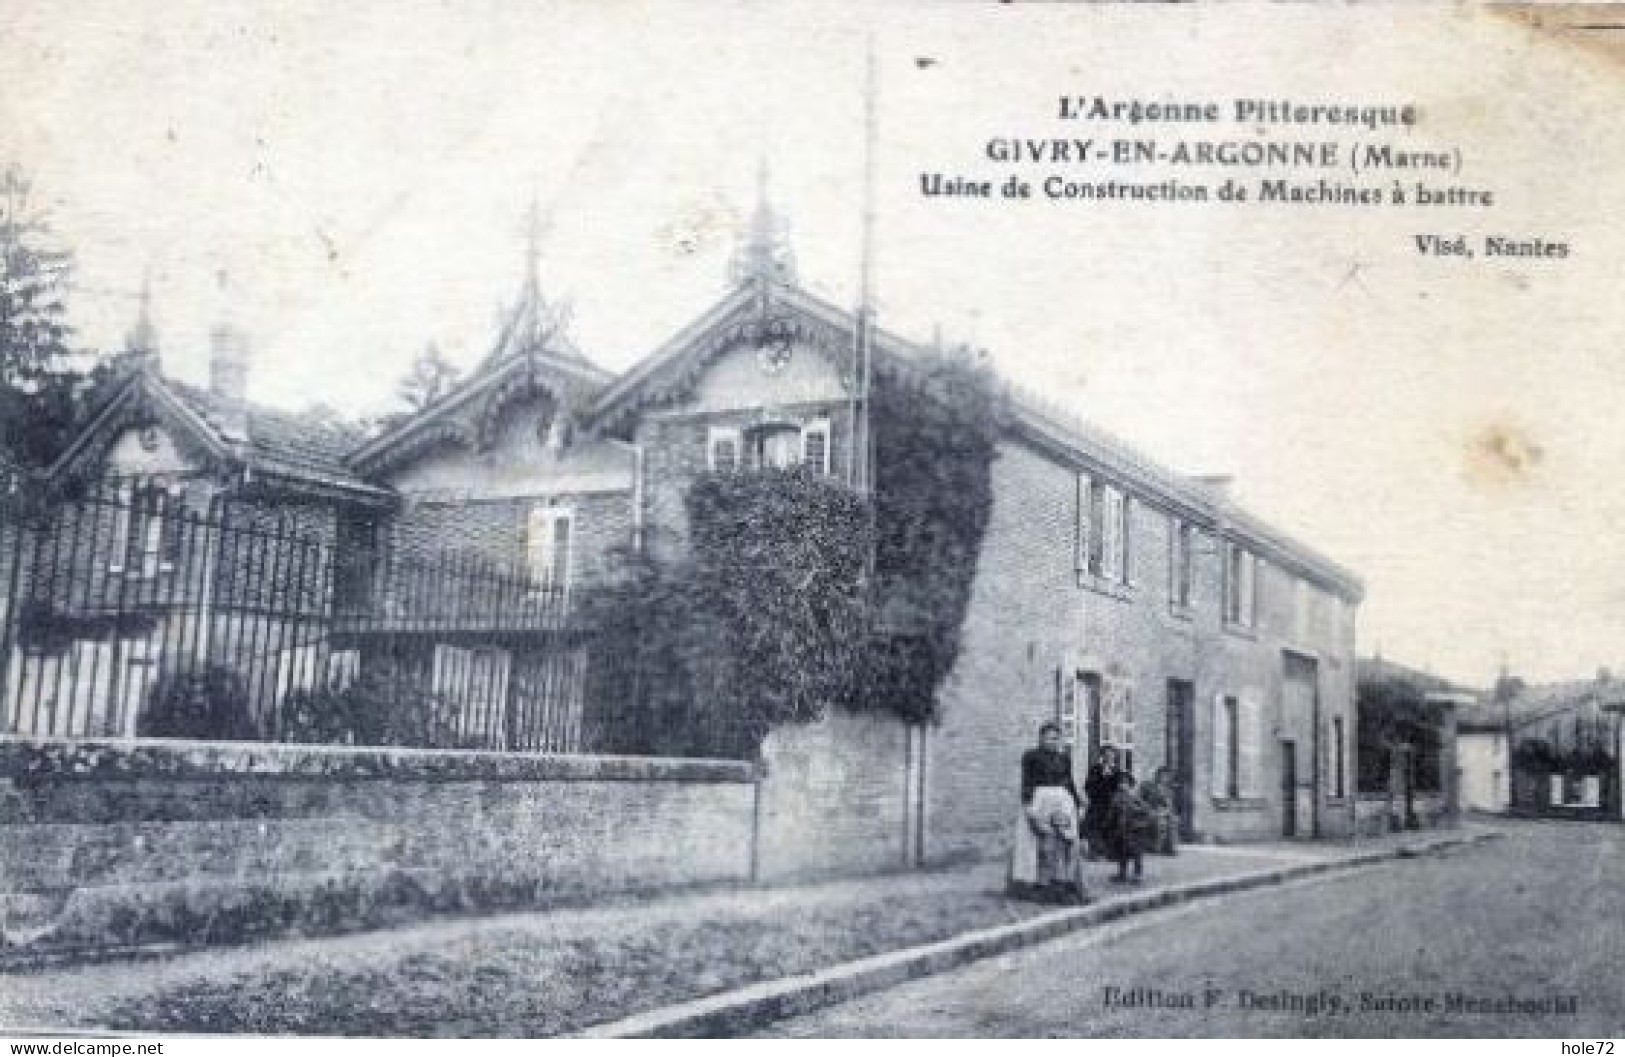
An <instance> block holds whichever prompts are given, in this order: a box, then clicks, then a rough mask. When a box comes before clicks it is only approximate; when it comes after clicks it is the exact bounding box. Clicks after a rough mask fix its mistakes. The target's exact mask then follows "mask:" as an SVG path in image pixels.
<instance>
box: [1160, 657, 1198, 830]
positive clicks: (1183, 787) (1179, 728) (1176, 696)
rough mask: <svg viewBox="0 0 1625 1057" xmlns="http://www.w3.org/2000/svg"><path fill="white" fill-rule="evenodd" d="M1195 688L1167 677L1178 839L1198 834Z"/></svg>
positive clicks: (1169, 751)
mask: <svg viewBox="0 0 1625 1057" xmlns="http://www.w3.org/2000/svg"><path fill="white" fill-rule="evenodd" d="M1195 700H1196V690H1195V688H1194V687H1193V686H1191V684H1190V683H1188V682H1186V681H1185V680H1183V679H1170V680H1168V722H1167V723H1166V724H1165V729H1166V730H1167V732H1168V745H1167V748H1166V755H1165V756H1164V757H1163V758H1164V759H1166V760H1167V761H1168V770H1169V772H1170V773H1171V774H1172V776H1173V780H1174V810H1175V811H1177V812H1178V813H1179V839H1180V840H1185V841H1189V840H1193V839H1195V836H1196V829H1195V824H1194V822H1193V820H1192V817H1191V816H1192V815H1193V813H1194V810H1193V809H1194V807H1195V799H1196V798H1195V792H1194V791H1195V789H1196V731H1195V729H1194V728H1193V726H1192V715H1191V713H1192V711H1193V704H1194V702H1195Z"/></svg>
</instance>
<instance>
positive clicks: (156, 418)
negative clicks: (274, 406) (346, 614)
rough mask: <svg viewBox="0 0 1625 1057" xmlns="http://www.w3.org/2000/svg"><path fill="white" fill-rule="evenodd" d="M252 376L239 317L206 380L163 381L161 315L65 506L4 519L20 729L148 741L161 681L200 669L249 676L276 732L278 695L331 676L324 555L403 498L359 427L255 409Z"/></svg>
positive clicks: (56, 477) (127, 363) (72, 467)
mask: <svg viewBox="0 0 1625 1057" xmlns="http://www.w3.org/2000/svg"><path fill="white" fill-rule="evenodd" d="M248 370H249V353H248V348H247V344H246V342H245V341H244V339H243V338H242V336H241V335H240V334H239V333H238V332H237V331H235V330H233V329H231V328H229V327H220V328H217V329H216V330H215V331H214V333H213V347H212V351H211V362H210V375H211V384H210V386H209V387H208V388H207V389H204V388H198V387H195V386H191V385H186V384H183V383H180V382H177V381H173V380H170V379H168V378H166V377H164V375H163V373H162V370H161V365H160V362H159V357H158V349H157V339H156V333H155V331H154V329H153V328H152V326H151V324H150V322H148V321H147V319H146V316H145V313H144V312H143V316H142V320H141V322H140V323H139V324H138V325H137V327H136V328H135V330H134V331H132V333H131V336H130V339H129V347H128V348H127V349H126V350H125V352H124V353H123V354H122V355H121V356H120V357H119V358H118V371H119V373H118V375H117V376H116V378H115V379H114V382H113V384H112V385H111V387H110V389H109V390H108V392H107V394H106V397H105V400H104V402H103V403H102V406H101V407H100V409H99V410H98V411H97V412H96V413H95V415H94V417H93V418H92V420H91V421H90V422H89V424H88V425H87V426H86V427H85V428H84V429H83V431H82V432H81V433H80V434H79V435H78V436H77V437H76V438H75V439H74V440H73V442H72V443H71V445H70V446H69V447H68V448H67V449H66V450H65V451H64V452H63V453H62V454H61V456H60V457H59V458H58V459H57V461H56V462H55V464H54V465H53V466H52V467H51V468H50V469H49V471H48V472H47V473H46V474H45V478H44V482H43V483H44V484H45V485H46V486H48V488H49V489H50V492H51V494H52V495H53V496H54V497H55V502H53V503H52V504H51V506H50V507H49V508H48V510H47V511H46V513H45V514H44V516H43V519H41V518H39V517H33V518H25V517H21V516H18V515H20V514H21V513H22V512H21V511H18V510H15V509H10V510H7V511H5V514H6V516H5V517H3V518H0V520H3V521H4V522H5V523H6V524H7V526H8V533H7V538H6V539H5V540H4V543H5V551H6V555H7V556H6V557H5V558H4V559H0V562H4V563H7V564H10V565H11V566H12V568H11V569H10V570H8V572H9V573H10V576H11V579H10V580H9V582H8V584H7V585H6V586H7V589H6V590H5V592H4V593H5V594H6V596H7V600H8V604H9V605H10V606H12V607H14V608H13V612H12V613H11V614H10V616H11V618H12V619H9V620H7V621H6V622H5V623H4V625H3V626H0V632H3V633H0V662H3V667H4V678H3V681H0V686H3V687H4V692H5V698H4V705H5V708H4V730H5V731H6V732H8V733H15V734H29V735H47V736H48V735H66V736H86V735H119V736H134V735H137V734H141V733H145V732H146V731H145V730H144V729H143V726H142V723H141V721H140V717H141V712H142V709H143V708H144V707H145V704H146V702H147V700H148V698H149V695H150V693H151V692H152V690H153V687H154V684H155V681H156V680H157V679H158V678H159V675H160V673H161V672H163V671H165V670H166V669H173V668H174V667H175V665H176V664H177V663H180V662H181V661H183V660H184V663H185V664H186V666H187V667H188V668H189V669H194V670H200V671H201V670H205V669H207V668H208V667H209V666H211V665H213V666H219V667H221V668H223V669H229V670H231V671H233V672H235V673H236V676H237V677H238V678H239V679H240V680H241V686H240V690H241V697H242V701H241V702H240V704H241V707H242V708H243V709H246V710H247V712H248V713H249V716H248V717H247V718H246V719H245V721H244V723H243V724H242V729H243V730H247V729H249V728H250V727H253V728H255V729H257V730H258V731H259V732H260V733H261V734H263V735H265V736H273V735H274V733H275V731H274V724H275V718H274V717H275V714H276V706H277V704H278V703H279V702H280V701H281V700H282V699H283V698H285V697H286V696H287V694H288V693H289V692H291V691H292V690H294V689H297V688H300V687H308V686H310V685H313V684H314V683H316V682H317V681H318V680H319V679H320V678H322V677H323V675H324V673H325V671H326V669H327V667H328V666H329V664H330V663H331V656H330V654H331V645H332V643H331V639H330V637H329V635H328V634H327V631H328V625H329V623H330V621H329V619H328V618H329V613H328V609H329V605H330V595H331V584H330V579H331V578H330V575H329V572H328V570H327V569H326V568H324V567H323V566H322V564H321V563H320V562H319V561H317V560H316V551H317V550H318V549H320V548H330V547H331V546H332V545H333V543H334V541H335V540H336V539H337V538H338V536H339V535H340V533H341V532H342V531H343V526H344V525H345V524H346V523H347V522H350V521H353V520H356V519H364V518H368V517H372V516H374V513H373V512H376V511H378V510H379V509H382V508H383V507H385V506H387V505H388V504H390V503H391V502H392V496H391V495H390V494H389V493H388V492H387V491H385V490H383V489H380V488H378V487H376V486H374V485H372V484H369V483H368V482H366V481H364V480H363V479H362V478H360V477H359V476H357V475H356V474H355V473H354V472H352V471H351V470H350V469H349V468H348V467H347V466H346V465H345V463H344V462H343V458H344V456H345V454H346V453H347V452H348V451H349V450H350V449H352V448H353V447H354V445H355V443H356V441H357V437H356V436H355V435H354V434H352V433H349V432H347V431H345V430H343V429H341V428H337V427H334V426H331V425H328V424H325V423H322V422H318V421H314V420H311V419H308V418H305V417H301V416H296V415H289V414H287V413H284V412H280V411H275V410H271V409H267V408H262V407H258V406H255V405H253V404H251V403H249V402H248V400H247V396H246V387H247V379H248ZM204 674H206V672H204Z"/></svg>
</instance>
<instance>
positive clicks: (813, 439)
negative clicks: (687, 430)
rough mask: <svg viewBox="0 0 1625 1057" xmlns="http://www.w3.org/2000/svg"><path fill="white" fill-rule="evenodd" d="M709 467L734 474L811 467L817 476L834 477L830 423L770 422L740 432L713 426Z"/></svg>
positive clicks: (708, 435)
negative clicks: (831, 462)
mask: <svg viewBox="0 0 1625 1057" xmlns="http://www.w3.org/2000/svg"><path fill="white" fill-rule="evenodd" d="M705 451H706V467H707V468H708V469H709V470H710V471H711V472H712V473H733V472H734V471H736V470H740V469H751V470H763V469H774V470H788V469H790V468H792V467H795V466H803V465H804V466H808V467H811V468H812V470H813V471H814V472H815V473H819V474H828V473H830V459H831V455H830V425H829V419H827V418H821V419H817V420H814V421H812V422H807V423H803V424H797V423H794V422H768V423H763V424H762V425H758V426H752V427H750V428H748V429H744V430H741V429H738V428H736V427H733V426H712V427H710V428H709V429H708V430H707V431H706V445H705Z"/></svg>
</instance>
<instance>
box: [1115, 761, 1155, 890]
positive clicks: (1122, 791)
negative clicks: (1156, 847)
mask: <svg viewBox="0 0 1625 1057" xmlns="http://www.w3.org/2000/svg"><path fill="white" fill-rule="evenodd" d="M1109 828H1110V834H1111V840H1110V846H1111V851H1112V857H1113V858H1115V859H1116V860H1117V876H1116V877H1114V878H1112V880H1113V881H1114V882H1116V883H1117V884H1128V883H1129V882H1130V881H1131V880H1132V881H1133V882H1134V883H1136V884H1137V883H1139V880H1140V877H1141V875H1142V874H1143V873H1144V866H1145V863H1144V853H1145V848H1146V846H1147V845H1148V844H1149V843H1150V841H1151V840H1152V839H1153V837H1154V835H1155V832H1156V817H1155V815H1154V814H1153V813H1152V811H1151V809H1150V808H1149V807H1147V806H1146V803H1145V800H1144V799H1143V798H1142V797H1141V796H1140V794H1139V792H1138V791H1137V790H1136V789H1135V787H1134V776H1133V775H1130V774H1124V775H1123V780H1122V781H1121V782H1119V783H1118V786H1117V792H1116V794H1115V795H1114V796H1113V797H1112V803H1111V816H1110V824H1109ZM1131 864H1132V865H1133V867H1134V876H1133V877H1132V878H1130V877H1129V866H1130V865H1131Z"/></svg>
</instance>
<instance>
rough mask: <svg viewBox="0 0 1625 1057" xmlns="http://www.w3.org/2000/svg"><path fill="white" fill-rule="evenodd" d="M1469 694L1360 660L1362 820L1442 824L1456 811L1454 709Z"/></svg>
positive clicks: (1379, 824) (1374, 826)
mask: <svg viewBox="0 0 1625 1057" xmlns="http://www.w3.org/2000/svg"><path fill="white" fill-rule="evenodd" d="M1475 700H1476V695H1475V694H1474V692H1473V691H1471V690H1469V689H1468V688H1466V687H1462V686H1459V685H1457V684H1454V683H1451V682H1450V681H1448V680H1446V679H1441V678H1439V677H1438V676H1435V675H1432V674H1430V673H1427V672H1423V671H1420V670H1418V669H1415V668H1410V667H1407V666H1405V665H1402V664H1396V663H1394V662H1393V661H1389V660H1385V659H1383V658H1380V657H1378V658H1361V660H1360V661H1359V682H1358V690H1357V701H1358V708H1359V750H1358V767H1359V786H1360V814H1361V817H1362V824H1363V826H1364V827H1365V828H1366V829H1368V830H1377V831H1380V830H1384V829H1397V828H1406V829H1414V828H1417V827H1419V826H1429V825H1441V824H1448V823H1449V822H1450V821H1451V820H1453V819H1454V818H1455V817H1456V815H1457V814H1458V812H1459V811H1460V809H1461V800H1460V796H1461V794H1460V789H1461V782H1462V775H1461V768H1460V764H1459V759H1460V748H1459V741H1458V733H1457V724H1458V714H1459V712H1460V711H1461V710H1462V709H1463V708H1465V707H1468V706H1470V705H1471V704H1472V703H1473V702H1474V701H1475Z"/></svg>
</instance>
